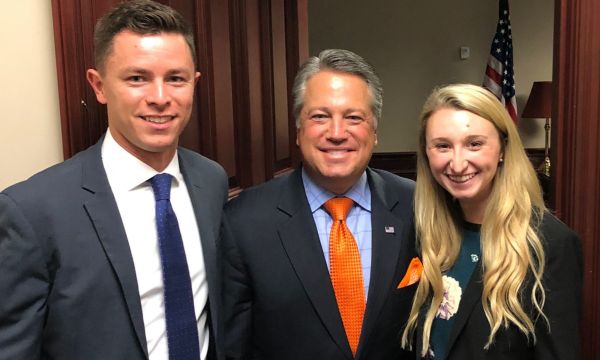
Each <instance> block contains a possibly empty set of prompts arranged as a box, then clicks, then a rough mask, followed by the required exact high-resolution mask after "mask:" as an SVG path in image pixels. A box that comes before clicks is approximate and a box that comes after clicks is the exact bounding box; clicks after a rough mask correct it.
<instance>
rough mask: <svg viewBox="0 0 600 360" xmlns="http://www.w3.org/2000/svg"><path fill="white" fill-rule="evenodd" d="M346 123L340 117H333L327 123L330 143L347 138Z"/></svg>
mask: <svg viewBox="0 0 600 360" xmlns="http://www.w3.org/2000/svg"><path fill="white" fill-rule="evenodd" d="M347 126H348V125H347V124H346V121H345V120H344V119H343V118H341V117H333V118H332V119H331V122H330V123H329V132H328V138H329V139H330V140H331V141H337V142H339V141H343V140H344V139H346V137H347V136H348V133H347V131H346V130H347V129H346V127H347Z"/></svg>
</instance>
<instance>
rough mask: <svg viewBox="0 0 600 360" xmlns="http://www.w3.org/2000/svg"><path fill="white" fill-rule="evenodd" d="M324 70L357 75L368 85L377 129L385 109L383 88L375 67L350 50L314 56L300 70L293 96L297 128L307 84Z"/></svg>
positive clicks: (333, 51)
mask: <svg viewBox="0 0 600 360" xmlns="http://www.w3.org/2000/svg"><path fill="white" fill-rule="evenodd" d="M322 70H332V71H337V72H341V73H347V74H352V75H356V76H358V77H360V78H362V79H363V80H364V81H365V82H366V83H367V87H368V89H369V93H370V94H371V111H372V112H373V116H374V117H375V118H374V121H373V125H374V126H375V128H377V121H378V120H379V119H380V118H381V111H382V108H383V86H382V85H381V80H380V79H379V76H377V74H376V73H375V70H374V69H373V67H372V66H371V65H370V64H369V63H367V62H366V61H365V59H363V58H362V57H360V56H359V55H357V54H355V53H353V52H352V51H349V50H343V49H327V50H323V51H321V53H319V55H318V56H312V57H310V58H309V59H308V60H306V62H305V63H304V64H302V66H301V67H300V69H299V70H298V73H297V74H296V78H295V79H294V88H293V89H292V96H293V97H294V117H295V118H296V127H297V128H298V127H300V111H301V110H302V107H303V106H304V92H305V91H306V82H307V81H308V79H310V78H311V77H312V76H313V75H315V74H316V73H318V72H319V71H322Z"/></svg>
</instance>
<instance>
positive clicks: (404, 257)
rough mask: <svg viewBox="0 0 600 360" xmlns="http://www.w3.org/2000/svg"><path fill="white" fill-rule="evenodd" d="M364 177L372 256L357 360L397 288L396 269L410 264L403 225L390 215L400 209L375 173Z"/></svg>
mask: <svg viewBox="0 0 600 360" xmlns="http://www.w3.org/2000/svg"><path fill="white" fill-rule="evenodd" d="M367 173H368V177H369V186H370V189H371V230H372V251H373V252H372V261H371V278H370V285H369V294H368V297H367V307H366V309H365V317H364V321H363V329H362V333H361V341H360V345H359V348H358V352H357V358H360V355H361V350H362V348H363V344H366V343H368V341H367V340H368V338H369V336H370V334H371V331H372V330H373V328H374V327H375V325H376V323H377V319H378V317H379V314H380V312H381V309H382V308H383V305H384V303H385V300H386V299H387V298H388V296H389V292H390V291H391V290H392V289H395V287H396V285H397V284H394V280H395V279H396V272H397V268H398V267H400V268H403V269H405V268H408V264H409V261H410V259H408V257H409V255H410V253H409V251H406V250H404V251H403V250H402V248H403V244H406V238H407V236H408V233H407V230H408V229H407V224H405V223H404V221H402V220H401V219H400V218H398V217H397V216H396V215H395V214H394V213H393V212H392V210H393V209H394V207H396V206H400V205H399V203H398V199H397V197H396V194H395V193H394V192H392V191H387V189H386V188H385V182H384V181H383V179H382V178H381V176H379V175H378V174H377V173H375V172H373V171H372V170H370V169H368V170H367ZM399 260H400V261H399Z"/></svg>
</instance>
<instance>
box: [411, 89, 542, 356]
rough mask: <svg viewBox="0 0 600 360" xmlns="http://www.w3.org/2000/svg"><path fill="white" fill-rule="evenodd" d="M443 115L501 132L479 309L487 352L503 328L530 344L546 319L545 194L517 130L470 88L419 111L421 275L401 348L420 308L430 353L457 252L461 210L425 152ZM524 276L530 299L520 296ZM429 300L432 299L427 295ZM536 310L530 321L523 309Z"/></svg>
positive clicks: (447, 93)
mask: <svg viewBox="0 0 600 360" xmlns="http://www.w3.org/2000/svg"><path fill="white" fill-rule="evenodd" d="M443 108H450V109H457V110H466V111H469V112H471V113H473V114H476V115H478V116H480V117H482V118H484V119H486V120H489V121H490V122H491V123H492V124H493V125H494V126H495V128H496V130H498V134H499V136H500V142H501V144H502V152H503V154H504V156H503V158H504V160H503V163H502V164H501V165H499V166H498V170H497V172H496V175H495V177H494V184H493V187H492V192H491V194H490V197H489V200H488V203H487V207H486V209H485V213H484V220H483V224H482V225H481V254H482V256H481V258H482V260H481V261H482V269H483V293H482V294H481V296H482V304H483V310H484V312H485V316H486V318H487V320H488V322H489V324H490V329H491V331H490V334H489V336H488V341H487V344H486V345H485V348H486V349H487V348H489V346H490V345H491V344H492V342H493V340H494V336H495V335H496V333H497V332H498V330H499V329H500V328H501V327H504V328H506V327H508V326H509V325H511V324H512V325H514V326H516V327H517V328H519V329H520V330H521V332H523V333H524V334H525V335H526V336H527V337H528V338H529V337H531V338H532V339H533V341H534V342H535V327H534V322H535V321H536V320H537V319H538V317H540V316H541V317H542V318H544V319H545V321H546V323H548V320H547V319H546V317H545V315H544V313H543V311H542V308H543V306H544V301H545V292H544V287H543V286H542V274H543V273H544V263H545V255H544V249H543V247H542V243H541V241H540V238H539V237H538V235H537V229H538V226H539V224H540V222H541V219H542V216H543V214H544V211H545V206H544V201H543V198H542V191H541V188H540V185H539V183H538V180H537V177H536V174H535V171H534V169H533V167H532V165H531V162H530V161H529V159H528V158H527V155H526V154H525V150H524V149H523V145H522V143H521V139H520V138H519V134H518V132H517V129H516V126H515V124H514V123H513V122H512V119H511V118H510V116H509V115H508V113H507V112H506V110H505V109H504V106H503V105H502V104H501V103H500V102H499V101H498V100H497V99H496V98H495V97H494V96H493V95H492V94H491V93H490V92H489V91H487V90H486V89H483V88H481V87H479V86H475V85H469V84H455V85H448V86H445V87H442V88H438V89H435V90H434V91H433V93H432V94H431V95H430V96H429V98H428V99H427V101H426V102H425V104H424V106H423V111H422V113H421V126H420V131H419V149H418V153H417V187H416V193H415V224H416V233H417V243H418V245H419V246H420V248H421V256H422V260H423V274H422V277H421V280H420V282H419V286H418V288H417V292H416V295H415V298H414V300H413V305H412V310H411V313H410V316H409V319H408V323H407V325H406V328H405V330H404V332H403V334H402V346H403V347H405V348H411V347H412V340H413V339H414V336H415V330H416V327H417V324H418V322H419V313H420V311H421V309H422V307H423V306H424V305H426V304H427V302H428V300H429V299H430V298H431V302H430V303H429V305H428V306H429V308H428V309H426V310H427V311H426V312H424V314H425V315H424V316H425V319H424V322H423V339H422V344H423V345H422V347H421V349H417V351H420V353H421V356H425V354H426V353H427V350H428V348H429V340H430V332H431V325H432V323H433V320H434V318H435V316H436V314H437V311H438V308H439V306H440V303H441V302H442V297H443V294H444V287H443V283H442V273H443V272H445V271H447V270H448V269H450V268H451V267H452V265H453V264H454V262H455V261H456V258H457V256H458V253H459V250H460V245H461V238H462V234H461V226H460V224H461V221H462V212H461V210H460V207H459V205H458V204H457V203H456V202H455V201H454V200H453V199H452V198H451V196H450V195H449V193H448V192H447V191H446V190H445V189H444V188H442V187H441V186H440V185H439V184H438V183H437V182H436V181H435V179H434V178H433V175H432V174H431V170H430V168H429V162H428V159H427V154H426V152H425V149H426V143H425V134H426V129H427V121H428V119H429V118H430V116H431V115H432V114H433V113H434V112H435V111H437V110H439V109H443ZM528 274H531V276H532V285H533V286H532V288H531V293H529V294H521V292H522V290H523V288H524V283H525V279H526V277H527V275H528ZM430 292H432V293H433V294H432V296H431V295H430ZM527 298H529V301H530V302H531V304H532V305H533V308H534V314H535V315H533V314H531V315H532V316H533V318H532V317H530V314H528V312H527V311H526V309H525V308H524V306H523V304H522V302H521V301H526V300H527Z"/></svg>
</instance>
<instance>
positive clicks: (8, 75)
mask: <svg viewBox="0 0 600 360" xmlns="http://www.w3.org/2000/svg"><path fill="white" fill-rule="evenodd" d="M0 44H2V56H1V57H0V79H2V84H1V85H0V108H1V109H2V115H1V117H0V190H1V189H4V188H5V187H7V186H9V185H11V184H13V183H15V182H17V181H20V180H24V179H26V178H28V177H29V176H31V175H32V174H34V173H36V172H38V171H39V170H41V169H44V168H46V167H48V166H50V165H52V164H55V163H57V162H60V161H62V159H63V156H62V140H61V133H60V115H59V105H58V90H57V80H56V65H55V56H54V36H53V30H52V9H51V5H50V1H47V0H19V1H7V2H6V3H5V4H4V7H3V10H2V11H1V12H0Z"/></svg>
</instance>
